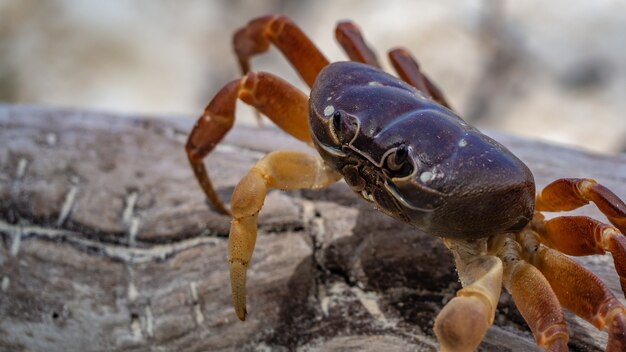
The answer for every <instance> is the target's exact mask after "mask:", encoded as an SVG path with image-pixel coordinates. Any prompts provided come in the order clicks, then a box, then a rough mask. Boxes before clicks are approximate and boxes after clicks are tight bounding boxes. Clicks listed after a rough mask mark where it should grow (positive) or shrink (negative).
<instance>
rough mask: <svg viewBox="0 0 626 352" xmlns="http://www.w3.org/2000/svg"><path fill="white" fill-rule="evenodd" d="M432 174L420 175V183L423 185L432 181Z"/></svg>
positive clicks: (427, 172)
mask: <svg viewBox="0 0 626 352" xmlns="http://www.w3.org/2000/svg"><path fill="white" fill-rule="evenodd" d="M433 176H434V174H433V173H432V172H430V171H424V172H422V174H421V175H420V181H422V182H423V183H426V182H428V181H430V180H432V179H433Z"/></svg>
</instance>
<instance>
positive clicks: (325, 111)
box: [324, 105, 335, 116]
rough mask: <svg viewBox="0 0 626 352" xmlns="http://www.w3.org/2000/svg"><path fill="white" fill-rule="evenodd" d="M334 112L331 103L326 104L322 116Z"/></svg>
mask: <svg viewBox="0 0 626 352" xmlns="http://www.w3.org/2000/svg"><path fill="white" fill-rule="evenodd" d="M334 112H335V107H334V106H332V105H328V106H327V107H325V108H324V116H330V115H332V114H333V113H334Z"/></svg>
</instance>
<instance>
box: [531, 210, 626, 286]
mask: <svg viewBox="0 0 626 352" xmlns="http://www.w3.org/2000/svg"><path fill="white" fill-rule="evenodd" d="M533 229H534V230H535V231H537V233H538V234H539V236H540V238H541V241H542V242H545V243H546V244H547V245H548V246H549V247H552V248H554V249H556V250H558V251H559V252H562V253H564V254H568V255H575V256H583V255H592V254H604V253H605V252H606V251H609V252H610V253H611V255H612V256H613V262H614V265H615V271H617V274H618V275H619V279H620V284H621V286H622V292H626V237H624V235H622V233H620V232H619V230H618V229H616V228H615V227H613V226H610V225H607V224H604V223H602V222H600V221H598V220H594V219H592V218H589V217H586V216H562V217H557V218H554V219H551V220H548V221H546V222H545V223H544V222H543V221H542V222H540V223H539V224H537V223H535V222H534V223H533Z"/></svg>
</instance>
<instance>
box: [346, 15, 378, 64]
mask: <svg viewBox="0 0 626 352" xmlns="http://www.w3.org/2000/svg"><path fill="white" fill-rule="evenodd" d="M335 37H336V38H337V41H338V42H339V44H340V45H341V47H342V48H343V50H344V51H345V52H346V53H347V54H348V57H349V58H350V60H352V61H357V62H362V63H364V64H368V65H371V66H374V67H380V64H379V63H378V59H377V58H376V54H375V53H374V51H373V50H372V49H370V47H369V46H368V45H367V43H365V39H363V36H362V35H361V31H360V30H359V27H357V26H356V25H355V24H354V23H352V22H350V21H342V22H339V23H338V24H337V28H336V29H335Z"/></svg>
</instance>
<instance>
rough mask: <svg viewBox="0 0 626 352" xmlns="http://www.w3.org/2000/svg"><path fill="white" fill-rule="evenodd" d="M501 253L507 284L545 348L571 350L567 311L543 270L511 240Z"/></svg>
mask: <svg viewBox="0 0 626 352" xmlns="http://www.w3.org/2000/svg"><path fill="white" fill-rule="evenodd" d="M498 256H499V257H500V258H501V259H502V262H503V263H504V280H503V285H504V287H506V289H507V290H508V291H509V292H510V293H511V296H512V297H513V301H514V302H515V305H516V306H517V309H519V311H520V313H521V314H522V316H523V317H524V320H526V323H527V324H528V326H529V327H530V330H531V331H532V332H533V335H534V336H535V340H536V341H537V345H538V346H540V347H543V348H544V349H545V351H567V350H568V349H567V341H568V340H569V334H568V333H567V327H566V326H565V321H564V318H563V310H562V309H561V305H560V304H559V300H558V298H557V295H555V292H554V291H553V290H552V288H551V287H550V284H549V283H548V280H546V277H544V275H542V273H541V272H540V271H539V270H538V269H537V268H535V267H534V266H532V265H530V264H529V263H528V262H526V261H525V260H523V259H522V258H521V248H520V245H519V244H518V243H517V242H516V241H514V240H512V239H510V238H509V239H507V240H506V242H505V245H504V247H503V249H502V250H501V252H499V254H498Z"/></svg>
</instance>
